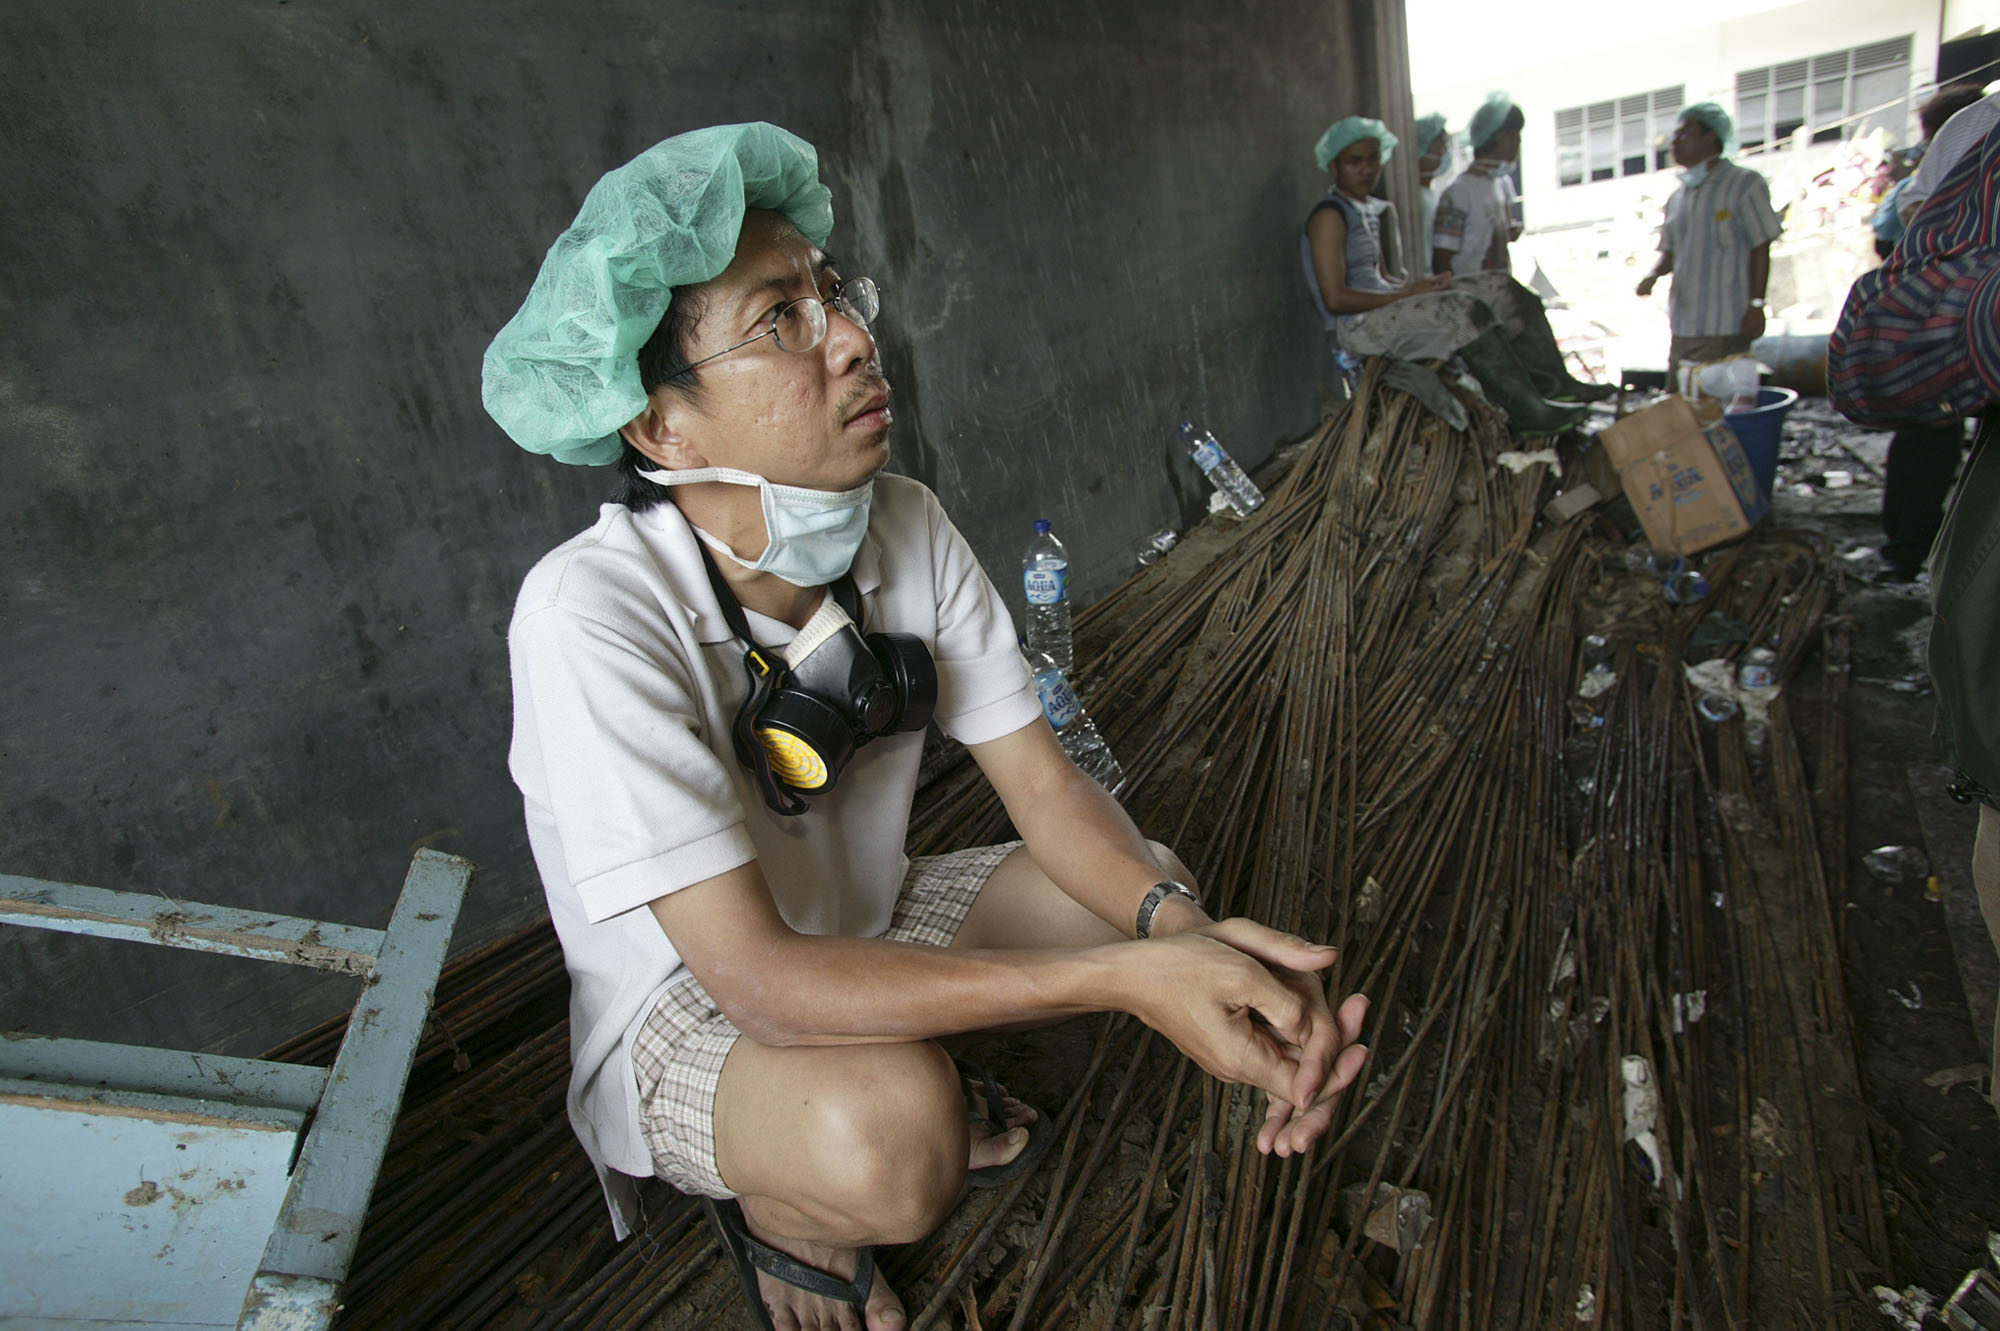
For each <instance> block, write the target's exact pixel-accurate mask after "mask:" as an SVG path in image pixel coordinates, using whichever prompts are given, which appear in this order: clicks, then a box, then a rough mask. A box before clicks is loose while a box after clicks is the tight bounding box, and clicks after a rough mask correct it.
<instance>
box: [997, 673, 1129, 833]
mask: <svg viewBox="0 0 2000 1331" xmlns="http://www.w3.org/2000/svg"><path fill="white" fill-rule="evenodd" d="M1021 649H1022V651H1024V652H1025V653H1026V654H1027V657H1028V672H1029V673H1030V674H1031V675H1033V676H1034V679H1035V693H1036V694H1037V695H1038V696H1039V697H1040V698H1041V700H1042V715H1043V716H1046V717H1047V718H1048V719H1049V725H1051V726H1052V727H1054V728H1055V732H1056V739H1057V740H1058V741H1060V742H1061V744H1062V747H1063V752H1064V753H1066V754H1068V755H1069V760H1070V761H1071V762H1073V763H1075V764H1076V765H1077V766H1078V767H1080V768H1082V769H1083V772H1084V775H1086V776H1088V777H1090V778H1091V779H1092V780H1094V781H1096V782H1097V784H1098V785H1100V786H1103V787H1104V788H1105V789H1106V790H1108V791H1110V792H1111V793H1112V794H1114V795H1116V794H1117V793H1118V792H1119V791H1120V790H1121V789H1123V788H1124V785H1125V771H1124V769H1123V768H1121V767H1119V765H1118V760H1117V759H1116V758H1114V757H1112V756H1111V747H1110V746H1109V745H1107V744H1106V743H1105V742H1104V736H1102V735H1100V734H1099V733H1097V723H1096V722H1094V721H1092V720H1091V719H1090V713H1089V712H1086V711H1084V710H1083V699H1081V698H1079V697H1077V696H1076V690H1075V689H1074V688H1071V687H1070V682H1069V680H1068V679H1067V678H1066V677H1065V676H1064V675H1063V672H1062V670H1061V668H1060V667H1058V666H1057V665H1056V663H1055V662H1054V661H1052V660H1050V659H1049V654H1048V653H1047V652H1038V651H1036V650H1035V649H1034V648H1033V647H1030V646H1028V645H1027V644H1026V643H1023V644H1022V646H1021Z"/></svg>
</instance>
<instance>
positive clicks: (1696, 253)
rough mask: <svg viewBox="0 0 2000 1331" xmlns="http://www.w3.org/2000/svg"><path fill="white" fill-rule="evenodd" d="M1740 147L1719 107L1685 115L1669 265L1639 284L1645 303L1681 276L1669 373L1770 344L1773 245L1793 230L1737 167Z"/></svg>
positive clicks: (1755, 180)
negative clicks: (1767, 311) (1761, 342)
mask: <svg viewBox="0 0 2000 1331" xmlns="http://www.w3.org/2000/svg"><path fill="white" fill-rule="evenodd" d="M1735 146H1736V126H1735V124H1734V122H1732V121H1731V120H1730V118H1729V113H1728V112H1727V111H1724V110H1723V109H1722V108H1721V107H1719V106H1717V105H1716V104H1715V103H1714V102H1698V103H1696V104H1695V105H1693V106H1690V107H1688V108H1687V109H1686V110H1684V111H1682V112H1681V119H1680V124H1679V125H1678V126H1676V127H1675V129H1674V143H1673V153H1674V161H1675V163H1676V164H1678V165H1680V166H1682V167H1684V168H1686V170H1685V172H1684V173H1683V174H1682V176H1681V183H1680V188H1678V189H1676V190H1675V191H1674V193H1673V197H1672V198H1669V199H1668V200H1667V211H1666V220H1665V222H1664V223H1663V224H1662V225H1661V227H1660V261H1659V262H1658V263H1656V264H1655V265H1653V271H1652V272H1650V273H1648V274H1646V276H1645V278H1644V280H1642V281H1641V282H1640V283H1639V294H1640V295H1642V296H1650V295H1652V294H1653V286H1654V284H1655V283H1657V282H1658V281H1659V280H1660V279H1661V278H1663V277H1665V276H1666V275H1667V274H1669V273H1672V274H1673V275H1674V294H1673V306H1672V310H1671V313H1670V316H1669V317H1670V320H1671V324H1672V328H1673V346H1672V347H1671V349H1670V350H1669V352H1668V357H1669V359H1668V362H1667V368H1668V369H1669V370H1672V369H1673V368H1674V367H1675V366H1677V365H1679V364H1680V363H1681V362H1682V361H1711V360H1721V359H1722V358H1723V357H1725V356H1735V355H1739V354H1741V353H1743V352H1747V351H1749V350H1750V343H1751V342H1752V341H1753V340H1755V339H1756V338H1759V337H1762V336H1763V335H1764V284H1765V282H1766V281H1767V280H1768V279H1769V277H1770V275H1771V242H1772V241H1773V240H1775V239H1777V236H1778V232H1779V231H1781V230H1783V229H1784V228H1783V225H1782V224H1781V223H1780V222H1779V220H1778V215H1777V214H1776V213H1775V212H1773V211H1772V210H1771V188H1770V186H1768V185H1766V184H1765V183H1764V177H1762V176H1760V175H1758V174H1757V173H1756V172H1755V171H1752V170H1750V169H1749V168H1748V167H1742V166H1738V165H1737V164H1736V163H1734V162H1732V161H1730V160H1729V157H1728V154H1729V152H1730V151H1731V150H1732V149H1734V148H1735Z"/></svg>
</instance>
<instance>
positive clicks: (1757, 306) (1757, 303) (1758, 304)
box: [1750, 296, 1764, 310]
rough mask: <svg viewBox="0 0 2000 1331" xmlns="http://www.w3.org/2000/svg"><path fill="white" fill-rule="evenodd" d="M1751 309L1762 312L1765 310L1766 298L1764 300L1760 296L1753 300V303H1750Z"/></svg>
mask: <svg viewBox="0 0 2000 1331" xmlns="http://www.w3.org/2000/svg"><path fill="white" fill-rule="evenodd" d="M1750 308H1751V309H1753V310H1761V309H1763V308H1764V298H1763V297H1762V296H1758V297H1756V298H1755V299H1753V300H1752V301H1751V302H1750Z"/></svg>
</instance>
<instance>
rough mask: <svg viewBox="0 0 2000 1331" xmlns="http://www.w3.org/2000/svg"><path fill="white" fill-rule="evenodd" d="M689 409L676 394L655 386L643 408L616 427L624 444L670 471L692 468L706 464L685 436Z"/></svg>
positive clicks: (705, 460)
mask: <svg viewBox="0 0 2000 1331" xmlns="http://www.w3.org/2000/svg"><path fill="white" fill-rule="evenodd" d="M689 411H690V408H689V407H688V405H687V403H686V402H685V401H684V400H683V399H682V398H681V396H680V395H679V394H678V393H675V392H673V391H672V390H671V389H666V388H658V389H655V390H653V393H652V396H650V397H649V398H647V399H646V409H645V410H644V411H642V412H640V413H639V414H638V415H637V416H634V417H633V418H632V419H631V420H629V421H627V422H625V424H624V425H622V426H620V427H619V428H618V434H619V436H620V437H621V438H623V439H624V440H625V442H626V443H628V444H630V445H632V447H634V448H636V449H638V450H639V452H641V453H643V454H644V455H645V456H646V457H647V458H649V459H650V460H652V461H653V462H656V463H658V464H659V465H660V466H662V467H665V468H667V469H668V470H670V471H692V470H695V469H697V468H700V467H706V466H707V465H708V459H707V458H705V457H703V456H702V455H701V452H700V450H699V449H697V448H696V447H695V446H694V444H693V442H692V441H691V440H690V439H689V437H688V434H687V430H686V426H687V423H688V422H687V417H688V415H689Z"/></svg>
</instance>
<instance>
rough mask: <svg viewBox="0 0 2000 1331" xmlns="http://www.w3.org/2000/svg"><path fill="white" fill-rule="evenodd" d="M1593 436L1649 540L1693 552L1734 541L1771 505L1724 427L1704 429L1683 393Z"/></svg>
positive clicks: (1636, 413)
mask: <svg viewBox="0 0 2000 1331" xmlns="http://www.w3.org/2000/svg"><path fill="white" fill-rule="evenodd" d="M1597 437H1598V440H1599V441H1600V442H1601V443H1602V444H1603V445H1604V451H1605V455H1606V456H1607V457H1608V458H1610V460H1611V464H1612V466H1614V467H1616V468H1617V469H1618V484H1619V487H1620V488H1621V489H1622V490H1624V492H1625V497H1626V498H1627V499H1628V500H1630V501H1631V504H1632V511H1633V512H1634V513H1636V514H1637V515H1638V518H1639V523H1640V525H1641V526H1642V527H1644V528H1645V531H1646V539H1647V541H1649V542H1650V543H1652V544H1653V545H1655V546H1657V547H1659V548H1661V549H1666V550H1676V551H1679V552H1680V553H1681V554H1684V555H1691V554H1694V553H1695V552H1696V551H1698V550H1706V549H1708V548H1709V547H1710V546H1712V545H1720V544H1721V543H1722V542H1724V541H1729V540H1734V539H1735V538H1736V537H1738V536H1741V535H1743V534H1744V533H1745V532H1747V531H1749V530H1750V528H1752V527H1754V526H1756V525H1757V523H1758V522H1760V521H1762V519H1763V517H1764V514H1765V513H1766V512H1767V511H1768V509H1769V507H1770V504H1769V501H1768V500H1766V498H1765V497H1764V493H1763V491H1761V490H1759V489H1758V488H1757V479H1756V477H1754V476H1752V475H1751V474H1750V462H1749V459H1747V458H1745V457H1744V456H1743V449H1742V447H1741V446H1740V445H1739V444H1738V443H1737V442H1736V436H1735V435H1734V434H1733V433H1731V432H1730V429H1729V427H1728V426H1727V425H1724V424H1721V423H1719V422H1718V423H1717V424H1714V425H1710V426H1708V427H1706V428H1704V427H1703V425H1702V422H1701V420H1700V419H1699V418H1698V417H1697V416H1696V414H1695V409H1694V406H1693V405H1692V404H1691V403H1689V402H1688V401H1686V400H1685V399H1683V398H1678V397H1673V398H1668V399H1667V400H1666V401H1664V402H1657V403H1655V404H1654V405H1652V406H1650V407H1647V408H1646V409H1645V410H1644V411H1639V412H1634V413H1633V414H1632V415H1630V416H1627V417H1626V418H1625V419H1624V420H1622V421H1619V422H1618V423H1617V424H1615V425H1612V426H1609V427H1607V428H1606V429H1605V430H1604V432H1603V433H1602V434H1600V435H1598V436H1597Z"/></svg>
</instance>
